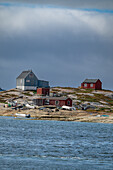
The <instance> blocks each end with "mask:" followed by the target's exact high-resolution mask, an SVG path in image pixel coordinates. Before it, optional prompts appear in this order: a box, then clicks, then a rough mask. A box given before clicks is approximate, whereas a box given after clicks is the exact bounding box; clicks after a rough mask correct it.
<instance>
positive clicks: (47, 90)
mask: <svg viewBox="0 0 113 170" xmlns="http://www.w3.org/2000/svg"><path fill="white" fill-rule="evenodd" d="M49 93H50V88H37V94H39V95H42V96H49Z"/></svg>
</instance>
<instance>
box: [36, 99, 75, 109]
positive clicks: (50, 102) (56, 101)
mask: <svg viewBox="0 0 113 170" xmlns="http://www.w3.org/2000/svg"><path fill="white" fill-rule="evenodd" d="M33 101H34V104H35V105H38V106H43V105H54V106H59V107H62V106H64V105H65V106H70V107H71V106H72V99H70V98H66V97H41V98H37V99H33Z"/></svg>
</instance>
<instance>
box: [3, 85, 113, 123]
mask: <svg viewBox="0 0 113 170" xmlns="http://www.w3.org/2000/svg"><path fill="white" fill-rule="evenodd" d="M51 95H52V96H53V95H54V96H65V97H70V98H72V99H73V106H75V107H76V110H73V111H66V110H59V111H57V112H56V111H53V110H51V109H49V108H46V109H44V110H40V108H39V107H37V108H35V109H29V108H26V107H24V108H23V109H17V110H15V109H14V108H13V107H4V105H5V103H10V102H12V101H14V102H16V103H17V106H22V105H25V104H26V103H29V104H33V102H32V100H33V99H35V98H37V97H38V95H37V94H36V92H33V91H22V90H18V89H11V90H7V91H3V92H0V115H1V116H14V117H15V113H17V112H20V113H24V114H30V115H31V117H33V119H34V118H35V119H38V120H61V121H81V122H100V123H113V91H110V90H96V91H95V90H84V89H80V88H70V87H52V88H51Z"/></svg>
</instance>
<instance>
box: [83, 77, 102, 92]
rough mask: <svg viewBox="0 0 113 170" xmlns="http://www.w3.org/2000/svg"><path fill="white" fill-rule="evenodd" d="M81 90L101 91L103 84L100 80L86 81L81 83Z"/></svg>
mask: <svg viewBox="0 0 113 170" xmlns="http://www.w3.org/2000/svg"><path fill="white" fill-rule="evenodd" d="M81 88H83V89H95V90H101V89H102V82H101V81H100V80H99V79H86V80H84V81H83V83H81Z"/></svg>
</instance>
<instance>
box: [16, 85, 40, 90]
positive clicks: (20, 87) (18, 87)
mask: <svg viewBox="0 0 113 170" xmlns="http://www.w3.org/2000/svg"><path fill="white" fill-rule="evenodd" d="M16 88H17V89H21V90H36V89H37V87H36V86H16Z"/></svg>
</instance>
